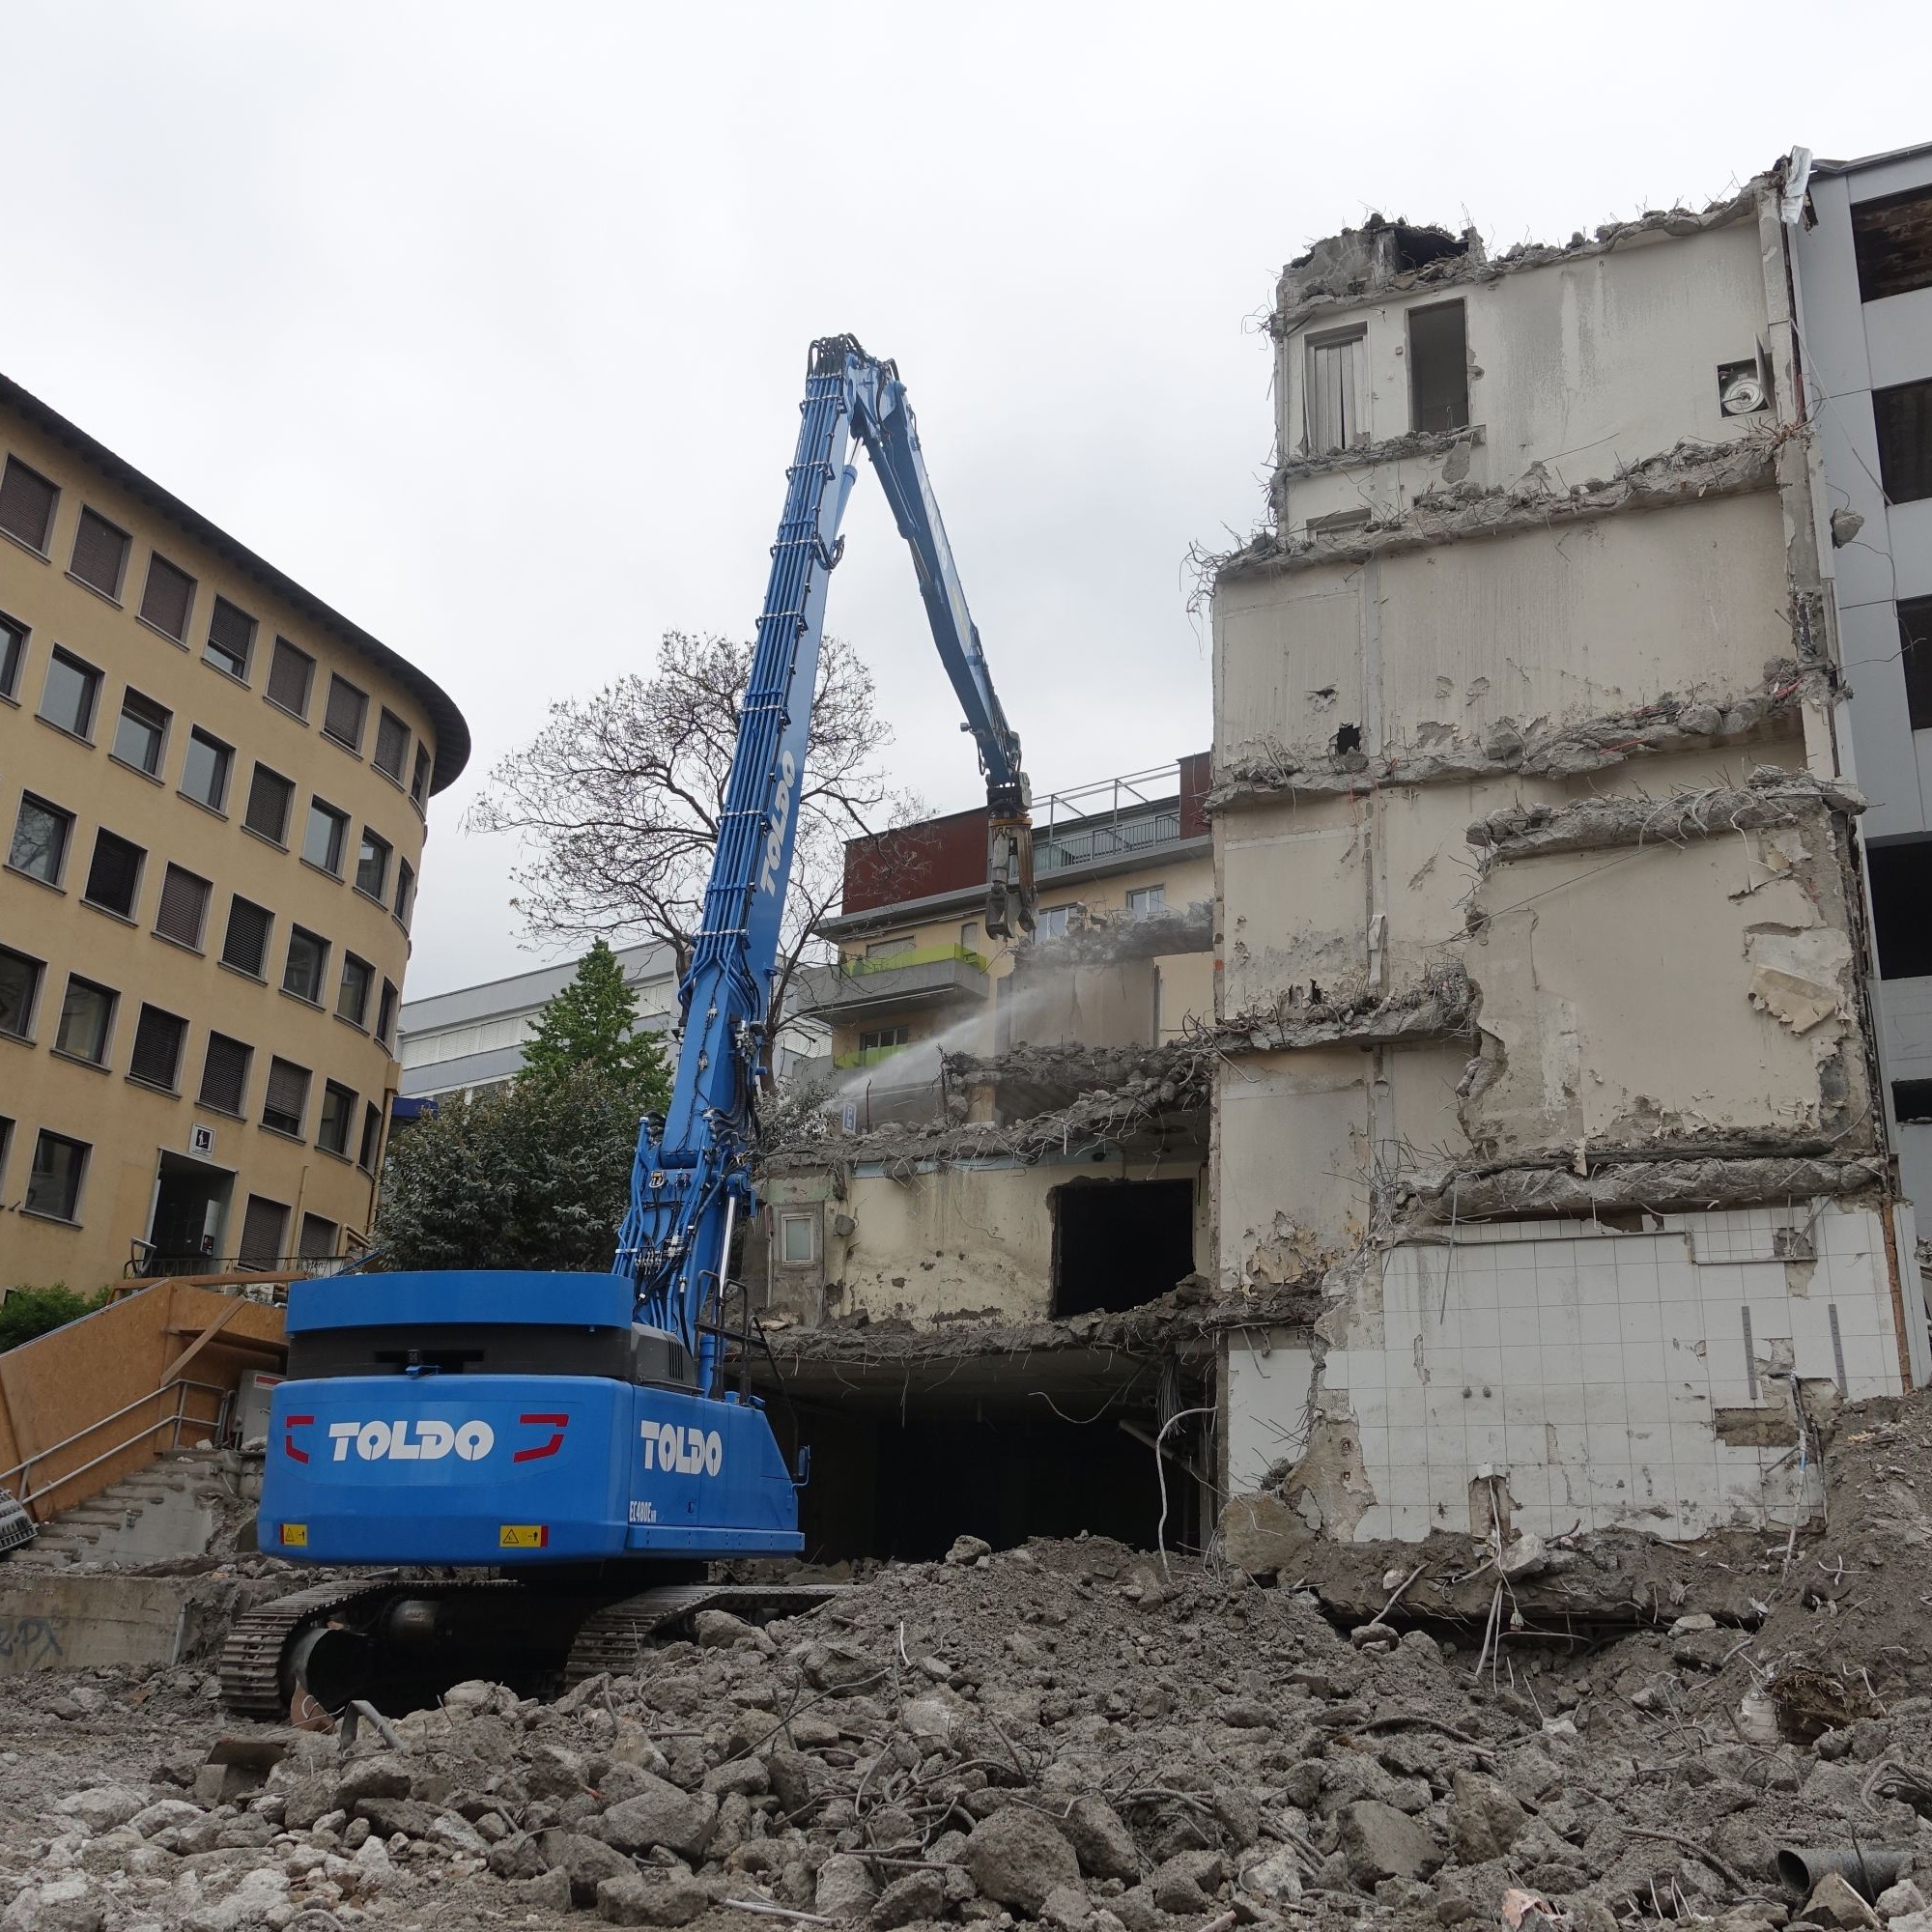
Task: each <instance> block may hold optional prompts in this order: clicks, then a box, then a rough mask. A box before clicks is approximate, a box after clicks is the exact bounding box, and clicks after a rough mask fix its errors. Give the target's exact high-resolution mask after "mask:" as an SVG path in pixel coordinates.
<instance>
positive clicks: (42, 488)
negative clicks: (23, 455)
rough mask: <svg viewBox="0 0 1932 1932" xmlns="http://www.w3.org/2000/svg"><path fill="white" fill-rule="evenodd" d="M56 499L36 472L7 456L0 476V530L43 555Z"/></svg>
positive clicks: (41, 476) (55, 494)
mask: <svg viewBox="0 0 1932 1932" xmlns="http://www.w3.org/2000/svg"><path fill="white" fill-rule="evenodd" d="M59 497H60V492H59V491H58V490H56V489H55V488H54V486H53V485H52V484H51V483H49V482H48V481H47V479H46V478H45V477H44V476H43V475H42V474H41V473H40V472H39V471H38V470H35V469H28V468H27V466H26V465H25V464H24V463H22V462H21V461H20V460H19V458H18V457H16V456H10V457H9V458H8V459H7V469H6V473H5V474H4V475H0V530H5V531H6V532H7V534H8V535H9V536H14V537H18V538H19V539H20V541H21V542H22V543H23V544H27V545H29V546H31V547H32V548H33V549H35V550H37V551H40V552H41V553H42V554H43V555H44V554H45V553H46V548H47V536H48V533H49V530H50V528H51V526H52V524H53V520H54V504H55V503H56V502H57V501H58V500H59Z"/></svg>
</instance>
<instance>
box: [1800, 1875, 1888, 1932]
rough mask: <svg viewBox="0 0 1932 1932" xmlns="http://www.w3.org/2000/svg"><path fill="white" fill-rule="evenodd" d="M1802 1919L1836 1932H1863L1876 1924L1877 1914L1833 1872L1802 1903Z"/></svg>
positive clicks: (1877, 1920) (1820, 1881) (1821, 1880)
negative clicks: (1835, 1927) (1830, 1928)
mask: <svg viewBox="0 0 1932 1932" xmlns="http://www.w3.org/2000/svg"><path fill="white" fill-rule="evenodd" d="M1804 1916H1805V1918H1808V1919H1810V1920H1811V1922H1812V1923H1813V1924H1814V1925H1835V1926H1837V1927H1838V1928H1839V1932H1864V1928H1866V1927H1869V1926H1875V1925H1877V1924H1878V1922H1879V1918H1878V1914H1877V1913H1876V1912H1874V1911H1873V1910H1872V1909H1871V1907H1870V1906H1869V1905H1867V1904H1866V1903H1865V1902H1864V1900H1863V1899H1862V1898H1861V1897H1860V1896H1859V1895H1858V1893H1857V1892H1856V1891H1854V1890H1853V1889H1852V1888H1851V1885H1850V1883H1849V1882H1848V1881H1847V1880H1846V1879H1844V1878H1843V1877H1842V1876H1840V1875H1839V1874H1838V1873H1837V1872H1827V1873H1826V1874H1825V1876H1824V1877H1823V1878H1822V1879H1820V1880H1819V1881H1818V1884H1817V1886H1816V1888H1815V1889H1813V1891H1812V1893H1811V1896H1810V1897H1809V1898H1807V1899H1806V1900H1805V1901H1804Z"/></svg>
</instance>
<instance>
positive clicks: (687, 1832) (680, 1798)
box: [584, 1771, 718, 1859]
mask: <svg viewBox="0 0 1932 1932" xmlns="http://www.w3.org/2000/svg"><path fill="white" fill-rule="evenodd" d="M638 1776H639V1777H641V1778H642V1779H643V1780H644V1788H643V1789H642V1790H641V1791H639V1793H638V1794H637V1796H636V1797H634V1798H626V1799H624V1800H623V1801H622V1802H621V1803H620V1804H613V1805H611V1808H610V1809H609V1810H608V1811H606V1812H605V1813H604V1814H603V1816H602V1817H600V1818H595V1819H592V1820H591V1821H590V1823H589V1824H587V1825H586V1826H585V1827H584V1829H585V1830H586V1831H587V1832H588V1833H590V1834H591V1835H592V1836H593V1837H598V1838H602V1839H603V1840H604V1842H605V1843H606V1844H607V1845H612V1846H614V1847H615V1848H616V1849H617V1850H618V1851H620V1852H647V1851H650V1850H651V1849H652V1848H653V1847H654V1846H659V1845H661V1846H663V1847H664V1849H665V1850H666V1851H668V1852H675V1853H676V1854H677V1855H678V1857H679V1858H682V1859H695V1858H698V1857H701V1856H702V1854H703V1851H704V1847H705V1844H706V1842H707V1841H708V1840H709V1838H710V1836H711V1828H712V1827H713V1826H714V1825H715V1824H716V1823H717V1822H718V1800H717V1799H716V1798H715V1797H713V1796H712V1794H711V1793H710V1792H708V1791H680V1790H679V1789H678V1788H677V1786H676V1785H674V1784H670V1783H668V1782H667V1781H666V1780H665V1779H664V1778H662V1777H654V1776H652V1775H651V1774H650V1773H649V1772H647V1771H641V1772H639V1774H638Z"/></svg>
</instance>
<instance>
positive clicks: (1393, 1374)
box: [1229, 1203, 1900, 1538]
mask: <svg viewBox="0 0 1932 1932" xmlns="http://www.w3.org/2000/svg"><path fill="white" fill-rule="evenodd" d="M1780 1229H1797V1230H1801V1231H1803V1232H1804V1234H1805V1235H1807V1236H1808V1237H1809V1240H1810V1243H1811V1245H1812V1246H1813V1248H1814V1249H1815V1253H1816V1260H1815V1262H1814V1263H1810V1264H1806V1263H1804V1262H1799V1261H1791V1262H1787V1261H1786V1260H1784V1259H1782V1258H1780V1257H1779V1256H1778V1254H1777V1253H1776V1248H1775V1246H1774V1242H1775V1239H1776V1236H1777V1231H1778V1230H1780ZM1366 1305H1367V1306H1368V1307H1369V1308H1370V1309H1371V1310H1372V1308H1373V1303H1372V1301H1369V1302H1368V1303H1367V1304H1366ZM1747 1312H1748V1321H1749V1335H1750V1338H1751V1350H1750V1353H1751V1355H1752V1356H1754V1357H1755V1359H1756V1362H1757V1364H1758V1369H1757V1374H1756V1377H1755V1384H1753V1376H1752V1369H1751V1364H1750V1362H1749V1361H1747V1350H1746V1318H1747ZM1834 1312H1835V1316H1836V1334H1835V1338H1834V1335H1833V1313H1834ZM1775 1345H1777V1346H1775ZM1784 1359H1789V1360H1790V1361H1791V1363H1792V1365H1793V1368H1794V1370H1795V1373H1796V1375H1797V1376H1798V1377H1799V1378H1804V1379H1810V1378H1817V1379H1820V1380H1825V1381H1831V1382H1833V1383H1835V1384H1838V1385H1839V1386H1840V1387H1841V1388H1842V1389H1843V1391H1844V1393H1845V1395H1846V1396H1847V1397H1848V1398H1849V1399H1850V1400H1852V1401H1858V1400H1860V1399H1861V1398H1863V1397H1865V1396H1873V1395H1884V1394H1896V1393H1897V1392H1898V1391H1899V1388H1900V1376H1899V1369H1898V1350H1897V1342H1896V1339H1895V1334H1894V1328H1893V1322H1892V1313H1891V1296H1890V1288H1889V1275H1888V1272H1887V1263H1886V1252H1885V1237H1884V1229H1883V1225H1882V1223H1881V1221H1880V1218H1879V1216H1878V1214H1877V1213H1876V1212H1875V1211H1873V1210H1869V1209H1863V1208H1838V1207H1833V1206H1832V1205H1830V1204H1829V1203H1820V1204H1812V1205H1809V1206H1806V1205H1802V1204H1801V1205H1799V1206H1796V1207H1791V1208H1736V1209H1728V1210H1723V1211H1719V1212H1713V1213H1709V1214H1691V1215H1671V1216H1666V1217H1665V1220H1664V1227H1663V1230H1662V1232H1660V1233H1653V1234H1642V1235H1622V1234H1612V1233H1609V1232H1608V1231H1606V1230H1605V1229H1602V1228H1600V1227H1597V1226H1596V1225H1594V1224H1592V1223H1589V1222H1576V1221H1568V1222H1565V1221H1543V1222H1520V1223H1510V1224H1504V1225H1499V1226H1494V1227H1484V1228H1481V1229H1465V1230H1463V1231H1461V1232H1460V1233H1459V1235H1458V1236H1457V1237H1456V1239H1455V1241H1454V1242H1453V1243H1445V1244H1441V1245H1435V1244H1428V1245H1425V1244H1412V1245H1408V1246H1404V1247H1398V1248H1394V1249H1392V1250H1390V1251H1389V1252H1388V1253H1387V1254H1386V1255H1385V1256H1383V1258H1382V1305H1381V1313H1380V1318H1379V1321H1378V1320H1377V1319H1376V1317H1375V1316H1374V1314H1373V1313H1372V1312H1370V1313H1366V1314H1363V1315H1360V1316H1358V1317H1357V1319H1356V1321H1355V1323H1354V1326H1353V1328H1352V1329H1351V1331H1350V1341H1349V1344H1348V1346H1346V1347H1330V1348H1328V1349H1327V1350H1326V1351H1325V1357H1324V1359H1323V1360H1322V1362H1321V1368H1320V1386H1321V1388H1322V1389H1324V1390H1327V1391H1330V1392H1332V1393H1340V1392H1342V1391H1345V1390H1346V1391H1347V1395H1348V1405H1349V1408H1350V1410H1351V1411H1352V1414H1353V1418H1354V1425H1355V1429H1356V1431H1357V1434H1358V1435H1359V1441H1360V1449H1361V1456H1362V1461H1363V1464H1364V1466H1365V1469H1366V1471H1367V1475H1368V1479H1369V1485H1370V1487H1371V1488H1372V1490H1373V1491H1374V1493H1375V1497H1376V1500H1375V1503H1374V1505H1373V1506H1372V1507H1371V1508H1370V1509H1369V1510H1368V1512H1367V1514H1366V1515H1365V1516H1364V1517H1363V1519H1362V1520H1361V1521H1360V1522H1359V1524H1357V1525H1356V1528H1355V1534H1356V1536H1357V1537H1358V1538H1368V1537H1378V1536H1397V1537H1420V1536H1423V1535H1426V1534H1427V1533H1428V1531H1429V1530H1431V1529H1432V1528H1443V1529H1453V1530H1466V1529H1467V1528H1468V1526H1469V1502H1468V1490H1469V1483H1470V1481H1471V1479H1472V1477H1473V1476H1474V1475H1475V1474H1476V1472H1477V1470H1478V1469H1479V1468H1480V1467H1482V1466H1483V1465H1489V1466H1491V1467H1492V1468H1493V1469H1494V1470H1495V1471H1496V1472H1497V1473H1498V1474H1501V1473H1503V1472H1505V1471H1506V1472H1507V1475H1508V1481H1509V1488H1510V1492H1511V1494H1512V1495H1514V1497H1515V1498H1516V1501H1517V1503H1518V1505H1519V1506H1520V1507H1519V1508H1518V1510H1517V1512H1516V1516H1515V1521H1516V1523H1517V1524H1518V1525H1519V1526H1520V1527H1523V1528H1527V1529H1532V1530H1535V1531H1537V1532H1538V1533H1539V1534H1544V1535H1549V1534H1561V1533H1562V1532H1564V1531H1566V1530H1569V1529H1571V1528H1573V1527H1577V1526H1579V1525H1580V1526H1581V1527H1582V1528H1585V1529H1597V1528H1605V1527H1609V1526H1612V1525H1617V1526H1627V1527H1631V1528H1643V1529H1648V1530H1650V1531H1652V1532H1653V1533H1654V1534H1657V1535H1660V1536H1664V1537H1670V1538H1689V1537H1694V1536H1697V1535H1700V1534H1702V1533H1703V1532H1704V1531H1705V1530H1707V1529H1710V1528H1713V1527H1717V1526H1719V1525H1722V1524H1736V1523H1774V1522H1784V1521H1788V1520H1790V1515H1791V1512H1792V1509H1793V1507H1794V1504H1795V1503H1796V1502H1797V1501H1798V1500H1799V1498H1800V1496H1801V1494H1802V1495H1803V1496H1804V1498H1805V1501H1804V1507H1805V1508H1807V1509H1808V1508H1809V1506H1810V1499H1811V1498H1813V1497H1815V1494H1816V1483H1815V1480H1814V1474H1813V1472H1811V1471H1808V1470H1807V1471H1806V1472H1805V1474H1804V1480H1803V1482H1802V1483H1801V1476H1800V1468H1799V1457H1798V1452H1797V1451H1796V1450H1795V1449H1786V1448H1781V1447H1773V1448H1756V1447H1733V1446H1731V1445H1729V1444H1726V1443H1723V1442H1720V1441H1719V1439H1718V1436H1717V1432H1716V1430H1715V1428H1714V1426H1713V1413H1714V1410H1716V1409H1717V1408H1719V1407H1734V1406H1749V1405H1751V1404H1753V1403H1757V1404H1761V1405H1771V1406H1775V1407H1776V1408H1778V1409H1780V1410H1781V1411H1783V1412H1785V1413H1788V1412H1789V1409H1788V1399H1787V1395H1786V1386H1787V1385H1786V1383H1785V1381H1784V1380H1783V1379H1781V1371H1780V1374H1779V1375H1771V1376H1767V1374H1766V1373H1765V1370H1766V1368H1767V1367H1771V1368H1777V1367H1779V1365H1780V1363H1781V1361H1782V1360H1784ZM1315 1374H1316V1365H1315V1361H1314V1358H1313V1357H1312V1356H1311V1355H1310V1353H1309V1352H1308V1351H1307V1350H1305V1349H1304V1348H1302V1347H1298V1346H1295V1345H1294V1344H1293V1342H1291V1340H1290V1338H1289V1337H1288V1336H1287V1335H1285V1334H1284V1335H1282V1336H1281V1337H1279V1338H1278V1343H1277V1345H1276V1346H1274V1347H1272V1348H1271V1349H1264V1345H1262V1344H1261V1343H1260V1342H1259V1341H1257V1342H1256V1343H1255V1344H1253V1345H1252V1346H1249V1345H1242V1344H1237V1345H1236V1346H1235V1347H1234V1348H1232V1349H1231V1351H1230V1356H1229V1409H1230V1416H1229V1478H1230V1486H1231V1488H1232V1489H1233V1490H1234V1491H1235V1492H1236V1493H1238V1492H1240V1491H1241V1490H1242V1489H1243V1488H1250V1489H1251V1488H1253V1487H1255V1486H1256V1485H1257V1484H1258V1482H1259V1479H1260V1476H1261V1473H1262V1471H1263V1470H1264V1468H1265V1467H1266V1465H1267V1464H1268V1463H1271V1462H1275V1461H1278V1460H1280V1459H1281V1458H1283V1457H1289V1456H1293V1455H1294V1454H1295V1453H1297V1450H1298V1448H1299V1446H1300V1443H1301V1441H1302V1440H1303V1439H1305V1434H1306V1428H1307V1424H1306V1420H1305V1417H1306V1412H1307V1408H1308V1402H1309V1394H1310V1391H1311V1387H1312V1386H1313V1385H1314V1384H1313V1378H1314V1376H1315Z"/></svg>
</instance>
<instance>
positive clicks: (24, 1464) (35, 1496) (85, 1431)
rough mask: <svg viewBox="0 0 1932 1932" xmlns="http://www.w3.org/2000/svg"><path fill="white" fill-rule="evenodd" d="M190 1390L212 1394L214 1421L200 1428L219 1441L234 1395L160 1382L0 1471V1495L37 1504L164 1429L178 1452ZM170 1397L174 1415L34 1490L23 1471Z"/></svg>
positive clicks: (213, 1386)
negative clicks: (17, 1482)
mask: <svg viewBox="0 0 1932 1932" xmlns="http://www.w3.org/2000/svg"><path fill="white" fill-rule="evenodd" d="M190 1390H193V1391H194V1392H196V1393H197V1394H201V1395H212V1396H213V1397H214V1398H215V1412H214V1416H213V1420H212V1421H209V1422H205V1423H203V1424H202V1426H203V1427H204V1428H207V1429H212V1430H213V1432H214V1435H215V1437H216V1439H217V1440H219V1438H220V1437H221V1436H222V1435H224V1434H225V1433H226V1430H227V1424H228V1406H229V1403H230V1402H231V1401H232V1399H233V1392H232V1391H231V1390H228V1389H225V1388H223V1387H222V1386H221V1384H220V1383H219V1382H195V1381H176V1382H163V1383H162V1384H161V1386H160V1387H159V1388H154V1389H150V1390H149V1391H148V1392H147V1394H146V1395H137V1396H136V1397H135V1398H134V1400H133V1401H132V1402H130V1403H127V1404H124V1405H123V1406H121V1407H120V1408H117V1409H115V1410H114V1412H113V1413H112V1414H111V1415H102V1416H97V1417H96V1418H95V1420H94V1421H92V1422H89V1423H83V1424H82V1425H81V1427H80V1428H78V1429H76V1430H74V1431H73V1432H72V1433H71V1435H64V1436H63V1437H62V1438H61V1439H60V1440H59V1441H58V1442H53V1443H49V1444H48V1445H47V1447H46V1448H44V1449H37V1450H35V1451H34V1453H33V1454H32V1455H31V1456H28V1457H26V1458H24V1459H23V1460H22V1461H20V1462H18V1463H14V1466H13V1467H12V1468H11V1469H0V1492H4V1493H6V1494H8V1495H11V1496H13V1498H14V1501H15V1502H16V1503H18V1504H20V1506H21V1507H22V1508H23V1509H24V1508H25V1507H27V1506H28V1505H29V1504H31V1503H36V1502H38V1501H39V1500H40V1499H41V1498H42V1497H43V1496H49V1495H52V1494H53V1492H55V1491H56V1490H59V1489H65V1488H66V1487H67V1485H68V1484H69V1483H71V1482H72V1481H73V1480H74V1478H75V1477H76V1476H84V1475H85V1474H86V1473H87V1472H88V1470H90V1469H98V1468H99V1466H100V1464H101V1463H106V1462H110V1461H112V1459H113V1458H114V1457H116V1456H118V1455H120V1454H121V1452H122V1451H123V1450H124V1449H131V1448H132V1447H133V1446H134V1444H135V1443H137V1442H142V1441H145V1440H146V1439H147V1438H148V1437H149V1436H150V1435H157V1434H158V1433H159V1432H160V1431H161V1430H163V1429H168V1428H172V1429H173V1430H174V1432H175V1440H174V1446H175V1447H176V1448H177V1449H179V1448H180V1447H181V1431H182V1425H183V1424H184V1423H185V1422H187V1421H188V1420H189V1417H188V1416H187V1414H186V1413H185V1409H186V1406H187V1396H188V1392H189V1391H190ZM170 1394H172V1395H173V1396H174V1399H175V1406H174V1413H173V1414H172V1415H163V1416H161V1417H160V1418H159V1419H158V1420H157V1421H155V1422H151V1423H149V1424H148V1426H147V1427H146V1428H145V1429H137V1430H135V1431H134V1433H133V1434H132V1435H128V1436H127V1437H125V1438H124V1439H123V1440H121V1441H119V1442H117V1443H115V1445H114V1446H113V1448H111V1449H104V1450H102V1451H101V1453H100V1454H99V1456H96V1457H93V1458H92V1459H91V1460H90V1461H88V1462H85V1463H81V1464H80V1466H79V1467H78V1468H74V1469H69V1470H67V1471H66V1472H65V1473H64V1474H62V1475H58V1476H56V1477H55V1478H54V1479H53V1481H52V1482H50V1483H43V1484H42V1486H41V1487H40V1488H39V1489H38V1490H37V1489H35V1488H34V1487H33V1485H32V1482H31V1479H30V1478H28V1476H27V1473H26V1472H27V1471H28V1470H29V1469H31V1468H32V1467H33V1466H34V1464H35V1463H44V1462H45V1461H46V1460H47V1459H48V1457H50V1456H58V1455H59V1454H60V1453H61V1451H62V1450H63V1449H71V1448H72V1447H73V1445H74V1444H75V1443H76V1442H78V1441H80V1440H81V1438H82V1437H83V1436H87V1435H93V1434H94V1432H95V1431H96V1430H97V1429H105V1428H106V1427H107V1425H108V1424H109V1423H110V1422H119V1421H120V1419H121V1418H122V1417H123V1416H124V1415H129V1414H132V1412H133V1411H134V1410H135V1409H137V1408H139V1407H140V1406H142V1405H143V1404H144V1403H150V1402H157V1401H159V1400H160V1399H161V1398H162V1397H163V1396H166V1395H170ZM15 1476H18V1477H20V1478H21V1481H20V1486H19V1490H18V1492H17V1493H16V1492H14V1490H13V1489H12V1488H10V1487H9V1486H10V1485H11V1484H12V1482H13V1480H14V1477H15Z"/></svg>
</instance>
